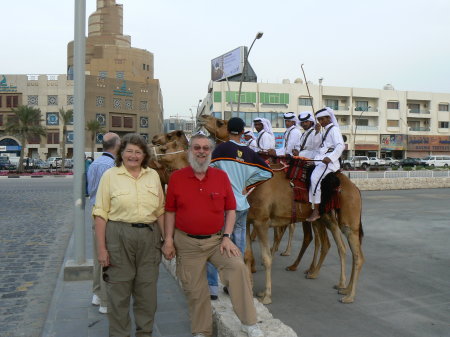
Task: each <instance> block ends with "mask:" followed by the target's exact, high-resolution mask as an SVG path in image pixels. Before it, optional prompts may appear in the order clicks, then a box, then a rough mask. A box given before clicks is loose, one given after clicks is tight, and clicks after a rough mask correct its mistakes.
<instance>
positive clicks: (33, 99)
mask: <svg viewBox="0 0 450 337" xmlns="http://www.w3.org/2000/svg"><path fill="white" fill-rule="evenodd" d="M38 104H39V98H38V95H28V105H38Z"/></svg>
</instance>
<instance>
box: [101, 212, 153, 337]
mask: <svg viewBox="0 0 450 337" xmlns="http://www.w3.org/2000/svg"><path fill="white" fill-rule="evenodd" d="M106 248H107V249H108V252H109V257H110V264H111V265H110V266H109V268H108V269H107V270H105V272H104V274H105V277H107V278H108V280H106V281H107V282H106V291H107V295H108V320H109V336H111V337H124V336H130V329H131V324H130V315H129V310H130V297H131V296H133V312H134V318H135V323H136V337H144V336H145V337H151V335H152V330H153V322H154V317H155V312H156V295H157V293H156V282H157V280H158V275H159V263H160V262H161V234H160V231H159V227H158V225H156V224H154V225H152V226H151V229H150V228H135V227H131V225H130V224H127V223H124V222H115V221H108V223H107V225H106Z"/></svg>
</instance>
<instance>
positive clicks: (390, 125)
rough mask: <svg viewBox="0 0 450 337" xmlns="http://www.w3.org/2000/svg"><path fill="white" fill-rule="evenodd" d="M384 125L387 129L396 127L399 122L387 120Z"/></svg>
mask: <svg viewBox="0 0 450 337" xmlns="http://www.w3.org/2000/svg"><path fill="white" fill-rule="evenodd" d="M386 125H387V126H388V127H398V125H399V121H396V120H392V119H388V120H387V123H386Z"/></svg>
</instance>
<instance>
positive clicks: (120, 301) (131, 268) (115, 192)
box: [92, 134, 164, 337]
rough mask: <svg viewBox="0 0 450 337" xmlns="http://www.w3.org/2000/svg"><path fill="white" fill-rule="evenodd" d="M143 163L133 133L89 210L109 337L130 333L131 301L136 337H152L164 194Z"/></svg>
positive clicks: (141, 145) (143, 150) (142, 147)
mask: <svg viewBox="0 0 450 337" xmlns="http://www.w3.org/2000/svg"><path fill="white" fill-rule="evenodd" d="M148 159H149V153H148V149H147V144H146V142H145V140H144V139H143V138H142V137H141V136H140V135H138V134H127V135H125V136H124V137H123V139H122V144H121V147H120V150H119V153H118V155H117V158H116V165H117V166H116V167H113V168H110V169H109V170H107V171H106V172H105V173H104V174H103V176H102V179H101V180H100V184H99V187H98V191H97V198H96V203H95V206H94V209H93V211H92V212H93V216H94V218H95V220H94V221H95V234H96V238H97V250H98V260H99V263H100V265H101V266H103V279H104V280H105V282H106V289H107V295H108V320H109V336H121V337H123V336H129V335H130V334H131V332H130V330H131V325H130V315H129V310H130V297H131V296H133V300H134V302H133V303H134V304H133V311H134V317H135V323H136V336H139V337H143V336H146V337H150V336H151V334H152V329H153V321H154V316H155V311H156V282H157V279H158V273H159V263H160V262H161V249H160V248H161V235H162V233H163V228H164V222H163V218H164V216H163V214H164V194H163V190H162V188H161V183H160V180H159V176H158V174H157V173H156V171H155V170H153V169H151V168H149V167H148V166H147V163H148Z"/></svg>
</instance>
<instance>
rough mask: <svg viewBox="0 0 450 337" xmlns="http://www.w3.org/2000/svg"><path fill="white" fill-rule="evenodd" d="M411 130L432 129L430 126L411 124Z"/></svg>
mask: <svg viewBox="0 0 450 337" xmlns="http://www.w3.org/2000/svg"><path fill="white" fill-rule="evenodd" d="M409 131H430V128H429V127H428V126H410V127H409Z"/></svg>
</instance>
